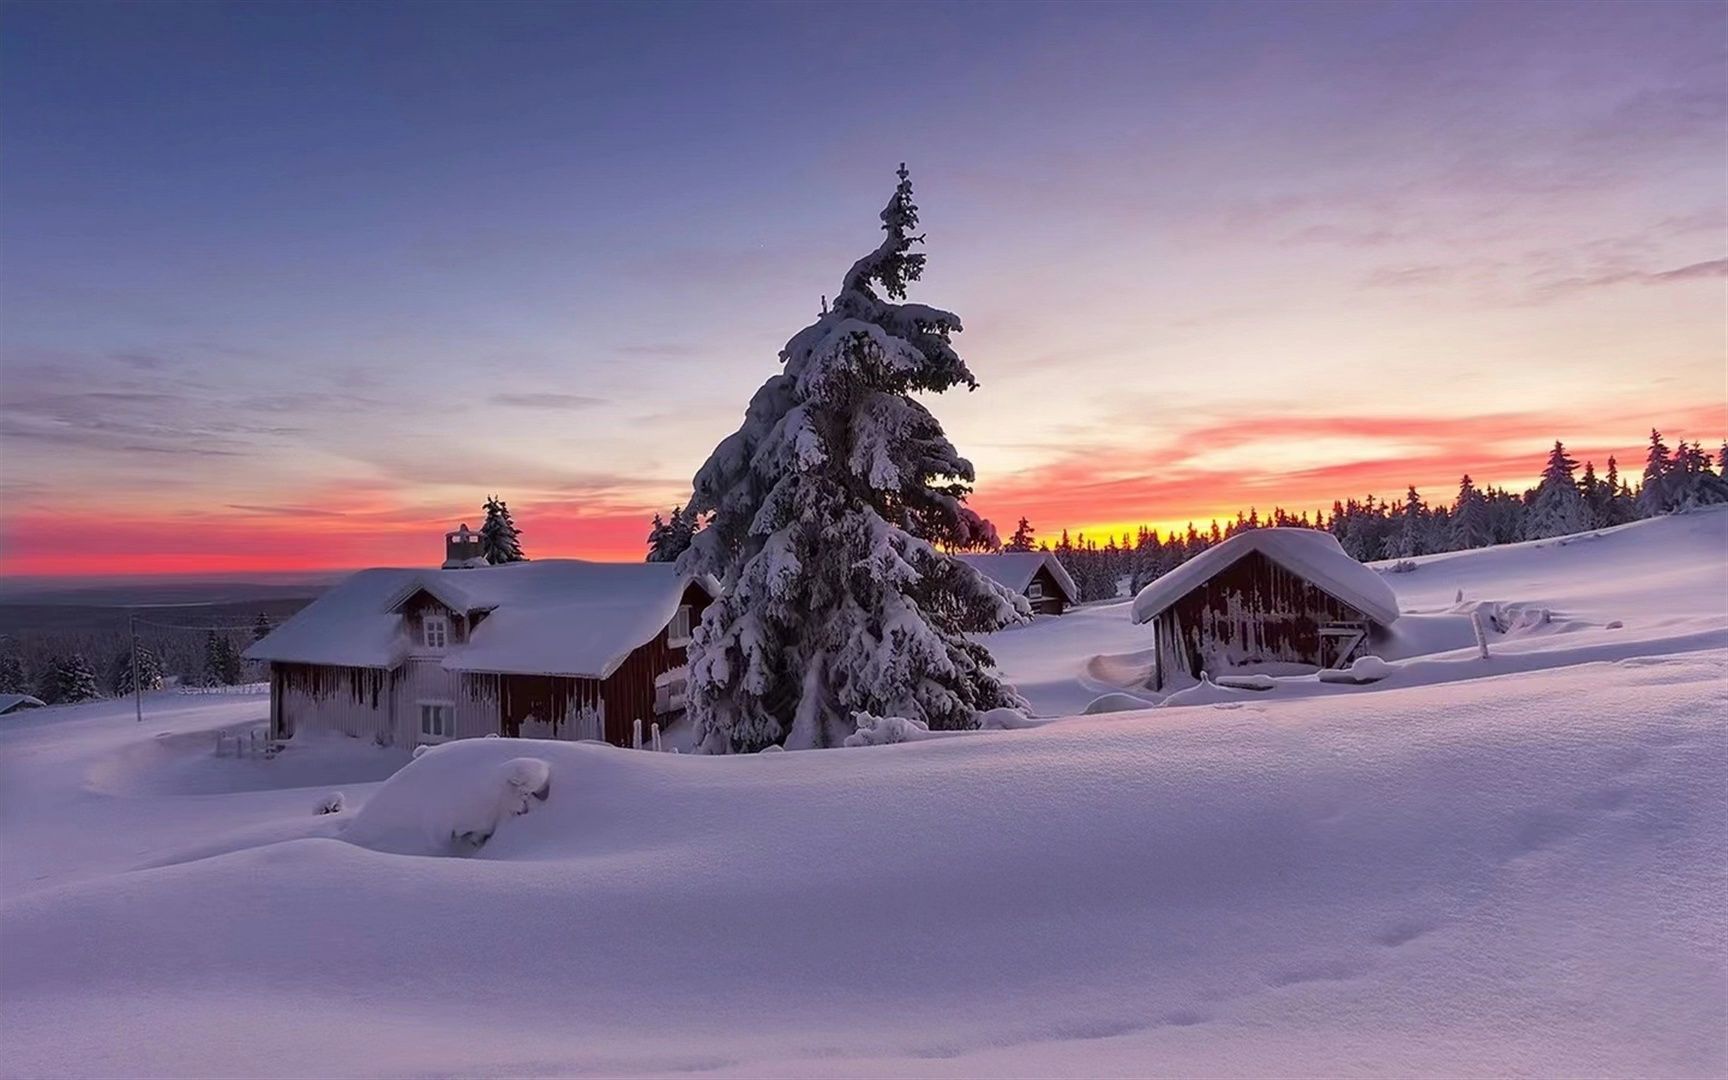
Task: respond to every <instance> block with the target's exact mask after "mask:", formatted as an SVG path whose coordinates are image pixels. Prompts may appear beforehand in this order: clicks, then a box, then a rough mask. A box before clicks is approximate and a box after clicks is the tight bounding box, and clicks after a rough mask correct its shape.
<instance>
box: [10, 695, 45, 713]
mask: <svg viewBox="0 0 1728 1080" xmlns="http://www.w3.org/2000/svg"><path fill="white" fill-rule="evenodd" d="M46 704H47V702H45V701H43V700H42V699H41V698H39V697H31V696H30V695H29V694H0V716H5V715H6V714H7V713H9V712H11V711H12V710H14V709H40V708H42V707H43V706H45V705H46Z"/></svg>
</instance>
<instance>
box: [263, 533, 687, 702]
mask: <svg viewBox="0 0 1728 1080" xmlns="http://www.w3.org/2000/svg"><path fill="white" fill-rule="evenodd" d="M696 580H697V583H698V584H700V585H701V586H702V587H703V588H704V589H706V590H707V591H708V592H709V594H710V595H717V594H718V593H719V586H718V585H717V584H716V583H715V582H714V580H713V579H712V578H706V577H704V578H701V579H696ZM691 582H692V579H691V577H690V576H689V575H687V574H680V573H678V571H677V568H676V566H674V565H673V564H671V563H597V562H583V561H581V560H577V559H539V560H535V561H533V562H519V563H506V564H504V565H502V566H486V567H481V568H476V569H472V570H406V569H402V570H398V569H379V570H362V571H360V572H359V573H357V574H355V575H354V576H352V577H350V578H348V579H347V580H346V581H344V582H342V583H341V584H340V585H337V586H336V587H335V588H333V589H331V590H330V591H329V592H327V593H325V594H324V595H322V596H320V597H319V598H318V599H317V600H314V601H313V602H312V603H311V604H308V605H307V606H306V607H305V608H304V609H302V610H301V611H300V612H299V613H298V614H296V615H295V616H294V617H293V618H291V619H289V620H288V621H287V622H285V623H283V624H282V625H281V626H279V627H277V628H276V630H274V631H272V632H271V633H270V635H269V636H268V637H266V638H264V640H262V641H259V642H257V643H256V644H254V645H253V646H252V647H251V648H249V649H247V650H246V657H247V659H250V660H275V661H280V662H283V663H295V664H330V665H340V666H344V667H365V668H391V667H395V666H396V665H397V664H398V663H401V661H402V659H403V658H404V657H405V656H406V655H407V654H408V651H409V649H410V647H411V642H410V641H409V640H408V636H407V628H406V624H405V620H404V619H403V618H402V616H401V615H399V614H397V613H396V610H395V609H396V608H397V607H398V606H400V604H401V603H402V602H403V601H404V600H406V599H407V598H408V597H410V596H412V595H413V594H414V593H415V592H416V591H418V590H420V589H425V590H426V591H427V592H428V593H430V594H431V595H433V596H434V597H437V598H438V599H439V600H440V602H442V603H445V604H447V605H448V606H450V607H452V608H454V609H456V610H460V611H465V612H466V611H489V612H490V614H489V615H487V616H486V618H485V619H482V620H481V621H480V623H479V625H478V626H475V627H474V628H473V631H472V633H471V634H470V636H469V640H468V642H467V643H466V644H464V645H459V646H454V647H452V648H451V650H450V652H449V654H448V655H447V656H446V657H445V659H444V667H445V668H447V669H449V670H452V671H479V672H499V673H503V674H518V675H563V676H570V677H577V678H590V679H604V678H605V677H607V676H608V675H610V674H612V672H613V671H615V670H617V668H618V665H619V664H622V663H623V662H624V660H625V658H626V657H628V656H629V655H630V653H631V652H632V651H633V650H634V649H635V648H636V647H637V646H639V645H641V644H643V643H644V642H647V641H649V640H650V639H652V638H653V637H654V635H656V634H658V633H659V632H660V631H661V630H662V629H663V628H664V627H665V626H666V624H667V623H668V622H670V621H671V619H672V616H673V615H674V614H676V613H677V610H678V601H679V599H680V598H681V597H682V596H683V595H684V590H685V589H686V588H687V587H688V586H689V585H690V584H691Z"/></svg>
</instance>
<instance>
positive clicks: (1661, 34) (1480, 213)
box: [0, 2, 1728, 577]
mask: <svg viewBox="0 0 1728 1080" xmlns="http://www.w3.org/2000/svg"><path fill="white" fill-rule="evenodd" d="M1725 41H1728V8H1725V7H1724V6H1722V5H1720V4H1715V3H1699V4H1678V3H1676V4H1661V3H1636V4H1629V5H1616V4H1611V3H1588V4H1579V5H1567V4H1561V3H1544V4H1517V5H1513V4H1481V5H1477V4H1467V3H1441V4H1349V5H1337V6H1332V5H1326V4H1318V3H1315V4H1271V5H1254V4H1231V5H1224V4H1219V5H1186V4H1143V5H1142V4H1136V5H1127V4H1107V3H1092V4H1084V5H1047V6H1046V5H1038V4H1032V3H1016V4H1007V5H984V4H965V3H946V4H936V5H918V4H871V5H858V4H833V5H819V4H779V5H727V4H718V3H703V4H692V5H681V4H647V3H643V4H628V5H626V4H616V5H584V4H576V3H556V4H553V3H522V2H519V3H511V4H463V3H454V2H451V3H440V4H412V5H410V4H391V3H383V2H379V3H368V4H320V3H313V2H299V3H293V4H288V5H279V6H278V5H271V4H265V3H249V4H234V5H226V4H217V3H201V4H185V5H181V4H174V3H167V2H157V3H150V4H79V3H70V2H56V3H51V4H48V3H42V4H38V3H7V4H5V5H4V10H3V11H0V102H3V103H4V105H3V107H0V405H3V409H0V496H3V498H0V574H6V575H12V576H20V577H21V576H29V575H98V574H100V575H115V574H176V573H202V572H238V571H267V570H306V569H320V568H340V567H355V566H366V565H381V564H390V565H410V566H412V565H430V564H432V563H434V562H436V561H437V560H439V559H441V558H442V532H443V531H444V530H445V529H447V528H451V527H454V525H455V524H456V523H457V522H458V521H467V522H469V523H470V524H477V518H478V517H479V516H480V514H479V505H480V503H481V501H482V500H483V499H484V497H485V496H486V495H488V494H491V493H497V494H499V495H500V496H502V497H504V498H505V499H506V500H507V501H508V502H509V504H510V506H511V509H512V511H513V512H514V514H515V517H516V519H517V521H518V523H519V524H520V525H521V526H522V529H523V540H524V545H525V547H526V548H527V550H528V552H529V554H531V555H540V556H552V555H565V556H582V557H591V558H605V559H633V558H639V557H640V556H641V554H642V552H643V551H644V546H643V539H644V536H645V534H646V529H647V522H648V517H649V515H651V514H652V513H653V512H654V511H655V510H665V509H668V508H670V507H671V506H672V505H673V504H674V503H677V502H680V501H682V499H683V498H684V497H685V496H686V495H687V493H688V491H689V485H690V477H691V476H692V475H693V474H694V473H695V471H696V469H697V468H698V466H700V465H701V463H702V461H703V460H704V459H705V458H706V456H707V454H708V452H709V451H710V450H711V449H712V448H713V446H714V444H715V443H716V442H718V441H719V440H720V439H721V438H723V437H724V436H726V435H727V434H729V433H730V432H732V431H733V430H734V429H736V427H737V426H738V424H739V422H740V420H741V418H742V414H743V409H744V405H745V403H746V402H747V401H748V400H749V397H750V395H751V393H752V392H754V390H755V389H756V387H757V386H758V385H760V384H761V382H762V381H763V380H764V379H766V378H767V377H769V376H770V375H771V374H773V373H774V371H775V370H777V368H778V359H777V357H778V352H779V349H780V347H781V346H782V345H783V344H784V343H785V341H786V340H787V339H788V338H789V337H791V336H792V334H793V333H795V332H796V331H797V330H798V329H800V328H801V327H803V326H804V325H806V324H807V323H808V322H810V321H811V320H812V319H813V318H814V317H815V316H816V314H817V312H818V310H819V307H820V304H821V298H822V297H823V296H824V295H825V294H828V295H831V294H832V293H833V292H834V291H835V290H836V288H837V286H838V284H839V281H840V278H841V276H842V274H843V273H844V272H845V270H846V269H847V267H849V266H850V265H851V263H852V261H853V260H854V259H856V258H857V257H859V256H860V255H862V254H864V253H865V252H866V251H868V250H870V249H871V248H873V247H874V246H875V244H876V243H877V242H878V239H879V235H880V234H879V231H878V222H877V219H876V214H877V212H878V211H879V210H880V208H881V206H882V204H883V203H884V202H886V201H887V197H888V195H889V194H890V192H891V191H892V188H893V183H894V169H895V167H896V166H897V165H898V164H899V163H900V162H902V161H905V162H906V163H907V164H908V167H909V168H910V169H911V173H912V179H913V183H914V185H915V187H916V192H917V201H918V203H919V205H920V207H921V210H922V214H923V225H924V226H925V229H926V235H927V237H928V246H927V248H926V250H927V252H928V254H929V264H928V269H927V272H926V274H925V278H924V280H923V282H922V283H920V284H919V285H918V286H915V289H914V294H913V298H914V299H917V300H920V301H922V302H926V303H932V304H935V305H937V306H940V307H944V308H948V309H950V310H953V311H955V312H957V313H958V314H959V315H960V316H961V318H962V320H963V321H964V323H965V327H966V329H965V331H964V332H963V333H962V334H961V335H959V337H958V339H957V342H956V344H957V347H958V348H959V350H960V353H961V355H962V356H964V357H965V358H966V359H967V361H968V362H969V364H970V365H971V367H972V370H973V372H974V373H975V374H976V376H977V377H978V380H979V386H978V388H977V389H976V390H974V391H971V392H964V391H956V392H951V393H949V394H946V395H942V396H940V397H936V398H932V399H931V400H930V401H929V403H928V404H929V405H930V407H931V408H932V410H933V411H934V412H935V413H936V415H937V416H938V417H939V418H940V419H941V420H942V421H943V423H944V424H945V426H946V428H947V431H948V433H949V435H950V436H951V438H952V439H953V441H954V442H955V444H956V445H957V446H958V447H959V448H960V450H961V451H962V452H963V453H964V454H966V455H967V456H968V457H969V458H970V459H971V460H972V461H973V463H974V464H975V466H976V469H977V486H976V491H975V494H974V496H973V505H974V506H975V507H976V508H977V509H978V510H979V511H980V512H982V513H984V514H985V515H986V516H988V517H990V518H992V519H993V520H994V521H996V522H997V524H998V525H999V527H1001V529H1002V531H1003V533H1004V535H1006V533H1007V532H1008V531H1009V530H1010V529H1011V528H1012V526H1013V523H1014V521H1015V519H1017V518H1018V517H1019V516H1021V515H1025V516H1026V517H1028V518H1030V519H1031V520H1032V522H1033V524H1034V525H1035V526H1036V527H1037V528H1038V530H1039V533H1040V535H1041V536H1053V535H1054V534H1055V533H1056V532H1057V531H1059V530H1060V529H1062V528H1068V529H1071V530H1075V531H1079V530H1088V531H1089V532H1090V533H1091V534H1092V535H1095V536H1096V535H1098V534H1100V533H1101V532H1104V531H1107V530H1108V531H1114V532H1120V531H1121V530H1122V529H1124V528H1127V527H1130V526H1132V525H1134V524H1138V523H1148V524H1153V525H1157V526H1160V527H1170V526H1172V525H1178V524H1182V523H1185V522H1187V521H1188V520H1197V521H1201V522H1204V521H1206V520H1208V519H1209V518H1211V517H1214V516H1218V517H1230V516H1234V514H1235V513H1236V511H1237V510H1238V509H1239V508H1243V509H1245V508H1247V507H1250V506H1253V507H1256V508H1259V509H1261V510H1262V511H1264V510H1266V509H1267V508H1269V507H1271V506H1272V505H1274V504H1282V505H1284V506H1287V507H1293V508H1299V509H1310V508H1318V507H1320V506H1322V505H1330V503H1331V501H1332V500H1333V499H1335V498H1343V497H1349V496H1357V497H1360V496H1362V495H1365V494H1368V493H1374V494H1376V495H1382V496H1385V495H1391V496H1398V495H1400V494H1401V493H1402V492H1403V490H1404V488H1405V487H1406V486H1407V485H1412V484H1413V485H1415V486H1417V487H1418V488H1419V489H1420V490H1421V491H1422V493H1423V494H1424V495H1426V496H1428V497H1429V498H1431V499H1434V500H1443V499H1449V498H1450V495H1451V494H1452V492H1454V491H1455V490H1456V487H1457V483H1458V478H1459V475H1460V474H1461V473H1463V472H1466V471H1467V472H1469V473H1471V474H1472V476H1473V477H1475V479H1476V480H1477V481H1478V482H1482V483H1502V484H1507V485H1515V486H1519V487H1522V486H1524V485H1528V484H1530V483H1532V482H1533V481H1534V478H1535V476H1536V474H1537V473H1538V472H1539V471H1540V467H1541V465H1542V462H1543V457H1544V454H1545V452H1546V450H1547V448H1548V447H1549V446H1550V445H1552V442H1553V440H1555V439H1557V438H1558V439H1563V440H1565V442H1566V444H1567V446H1568V448H1569V450H1571V451H1572V452H1573V453H1574V455H1575V456H1578V457H1580V458H1581V459H1582V458H1590V459H1594V460H1595V461H1596V463H1597V466H1598V468H1599V469H1600V468H1601V467H1602V466H1603V464H1604V462H1605V460H1606V457H1607V456H1608V455H1609V454H1618V455H1619V459H1620V463H1621V466H1622V469H1623V470H1624V471H1627V472H1629V473H1632V474H1634V475H1635V474H1636V472H1637V471H1638V468H1639V467H1640V466H1641V462H1642V449H1641V448H1642V446H1643V444H1644V441H1645V439H1646V438H1647V436H1648V432H1649V429H1650V428H1651V427H1652V426H1653V425H1655V426H1660V427H1661V428H1662V429H1663V431H1664V433H1665V434H1666V435H1667V436H1668V439H1669V442H1670V444H1672V442H1673V441H1674V440H1675V439H1678V438H1686V439H1698V440H1702V441H1703V442H1704V444H1705V445H1706V446H1707V447H1710V448H1712V449H1714V448H1715V447H1716V446H1718V445H1719V444H1720V442H1721V441H1722V440H1723V438H1724V437H1725V436H1728V305H1725V299H1724V288H1723V285H1724V275H1725V272H1728V242H1725V241H1728V196H1725V194H1724V161H1725V160H1728V134H1725V133H1728V124H1725V118H1728V108H1725V101H1728V90H1725V87H1728V60H1725V58H1724V42H1725ZM1629 464H1630V467H1628V466H1629Z"/></svg>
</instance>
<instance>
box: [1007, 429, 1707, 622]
mask: <svg viewBox="0 0 1728 1080" xmlns="http://www.w3.org/2000/svg"><path fill="white" fill-rule="evenodd" d="M1717 503H1728V443H1724V444H1723V446H1722V447H1721V450H1720V451H1719V452H1718V454H1717V456H1716V459H1715V461H1714V462H1713V461H1712V460H1711V457H1710V455H1709V454H1708V453H1706V452H1705V451H1704V449H1703V447H1702V446H1700V445H1699V444H1697V443H1688V442H1684V441H1682V442H1680V443H1679V444H1678V445H1677V446H1676V447H1675V448H1674V449H1673V450H1672V451H1670V449H1669V448H1668V445H1667V444H1666V442H1665V441H1664V440H1663V438H1662V435H1661V433H1660V432H1658V431H1651V432H1650V447H1649V450H1648V452H1647V453H1646V456H1645V464H1644V470H1643V473H1642V476H1641V478H1640V480H1639V482H1638V483H1637V484H1636V485H1633V484H1629V483H1628V482H1627V481H1626V480H1625V479H1624V478H1623V477H1622V476H1621V475H1620V467H1619V463H1618V462H1617V461H1616V460H1615V459H1614V458H1612V457H1610V458H1609V459H1608V462H1607V468H1606V470H1605V471H1604V472H1602V473H1600V474H1598V473H1597V471H1596V466H1595V463H1594V462H1585V463H1584V467H1583V470H1582V471H1581V472H1580V471H1579V468H1578V462H1577V461H1576V460H1575V459H1573V458H1572V457H1571V456H1570V455H1569V454H1567V452H1566V448H1565V446H1564V445H1563V444H1562V443H1560V442H1558V441H1556V442H1555V443H1554V448H1553V449H1552V450H1551V451H1549V454H1548V461H1547V464H1546V465H1545V466H1544V468H1543V470H1542V477H1541V480H1540V481H1539V482H1538V483H1537V485H1536V486H1535V487H1533V488H1530V489H1528V490H1526V491H1523V492H1514V491H1507V490H1506V489H1504V488H1499V487H1492V486H1490V487H1478V486H1477V485H1476V483H1475V482H1474V481H1473V480H1472V479H1471V478H1470V476H1469V475H1468V474H1466V475H1465V476H1464V477H1463V478H1462V479H1461V480H1460V481H1459V484H1458V491H1457V493H1456V494H1455V495H1454V496H1453V497H1452V499H1451V500H1450V501H1448V502H1439V503H1434V502H1430V501H1428V500H1427V499H1425V498H1423V497H1422V495H1421V493H1420V492H1418V491H1417V490H1416V489H1415V488H1414V487H1412V488H1409V489H1408V490H1407V491H1406V492H1405V494H1404V497H1403V498H1402V499H1397V500H1391V499H1377V498H1375V497H1374V496H1372V495H1369V496H1367V497H1366V498H1364V499H1362V500H1360V501H1358V500H1356V499H1348V500H1341V501H1336V502H1334V503H1333V504H1332V507H1331V509H1330V510H1327V509H1324V508H1321V509H1318V510H1316V511H1315V512H1314V513H1312V514H1310V513H1308V512H1307V511H1302V512H1300V513H1292V512H1290V511H1288V510H1286V509H1284V508H1283V507H1274V508H1273V509H1272V511H1271V513H1269V514H1267V515H1265V516H1262V515H1261V514H1260V512H1259V511H1258V510H1257V509H1250V510H1248V511H1246V512H1245V513H1244V512H1238V513H1237V515H1236V518H1235V520H1234V521H1226V522H1223V523H1222V524H1220V523H1219V522H1218V521H1216V520H1214V521H1212V522H1211V523H1210V525H1209V526H1208V527H1206V528H1200V527H1198V526H1196V525H1195V524H1193V523H1190V524H1189V525H1188V528H1187V530H1186V531H1185V532H1170V533H1167V534H1165V535H1162V536H1160V535H1159V534H1158V532H1157V531H1156V530H1154V529H1151V528H1148V527H1145V526H1142V527H1141V528H1140V529H1139V531H1138V532H1137V533H1130V534H1125V535H1123V536H1122V537H1121V538H1120V540H1118V538H1116V537H1111V538H1109V539H1107V540H1105V542H1104V543H1103V544H1102V545H1100V544H1098V543H1097V541H1096V540H1095V539H1090V538H1088V537H1087V536H1086V535H1085V534H1083V533H1082V534H1079V535H1077V536H1075V537H1073V538H1072V539H1071V538H1070V537H1069V535H1068V532H1067V530H1064V531H1063V532H1062V535H1061V538H1060V539H1059V540H1058V541H1057V542H1056V543H1055V544H1054V545H1051V544H1050V543H1049V542H1048V541H1043V542H1040V541H1037V540H1036V537H1035V532H1034V530H1033V527H1032V525H1031V523H1030V522H1029V521H1028V520H1027V519H1025V518H1021V519H1020V522H1019V526H1018V527H1017V528H1016V529H1015V531H1014V534H1013V535H1012V537H1011V538H1010V539H1009V541H1008V543H1007V544H1005V545H1004V550H1007V551H1031V550H1034V548H1036V549H1038V550H1045V551H1054V552H1055V553H1056V555H1057V557H1058V558H1060V559H1061V560H1062V564H1063V565H1064V566H1065V567H1067V569H1068V572H1069V574H1070V575H1071V576H1072V577H1073V578H1074V582H1075V584H1076V585H1077V586H1078V587H1079V589H1080V594H1081V598H1082V599H1083V600H1102V599H1109V598H1111V597H1114V596H1118V595H1120V594H1121V589H1122V586H1123V585H1124V583H1125V584H1126V585H1127V587H1128V590H1129V593H1130V595H1132V594H1133V593H1135V592H1138V591H1139V590H1140V589H1141V588H1142V587H1144V586H1145V585H1146V584H1147V583H1148V582H1151V581H1153V580H1155V579H1157V578H1158V577H1159V576H1160V575H1162V574H1166V573H1168V572H1170V571H1171V570H1173V569H1175V568H1176V567H1178V566H1180V565H1182V563H1184V562H1186V561H1187V560H1189V559H1191V558H1193V557H1194V556H1196V555H1198V554H1200V553H1201V552H1202V551H1205V550H1206V549H1207V548H1209V547H1212V546H1213V545H1215V544H1219V543H1222V542H1223V541H1225V540H1227V539H1229V538H1230V537H1232V536H1234V535H1236V534H1237V533H1239V532H1242V531H1244V530H1247V529H1259V528H1266V527H1280V528H1302V529H1325V530H1327V531H1328V532H1330V533H1332V535H1333V536H1336V537H1337V538H1338V542H1339V544H1340V545H1342V546H1343V548H1344V550H1345V551H1347V552H1349V553H1350V555H1351V556H1352V557H1354V558H1356V559H1359V560H1361V561H1363V562H1373V561H1375V560H1377V559H1406V558H1413V557H1415V556H1417V555H1429V554H1433V553H1436V552H1442V551H1462V550H1465V549H1468V548H1479V547H1487V546H1489V545H1491V544H1510V543H1516V542H1518V541H1520V540H1539V539H1544V538H1547V537H1551V536H1565V535H1567V534H1569V533H1575V532H1583V531H1586V530H1588V529H1600V528H1606V527H1608V526H1611V525H1623V524H1625V523H1627V522H1629V521H1635V520H1637V519H1639V518H1647V517H1655V516H1658V515H1661V514H1669V513H1674V512H1675V511H1679V510H1687V509H1691V508H1694V507H1699V506H1710V505H1714V504H1717Z"/></svg>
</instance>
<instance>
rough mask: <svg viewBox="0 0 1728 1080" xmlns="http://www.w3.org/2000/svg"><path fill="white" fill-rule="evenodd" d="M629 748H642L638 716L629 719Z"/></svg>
mask: <svg viewBox="0 0 1728 1080" xmlns="http://www.w3.org/2000/svg"><path fill="white" fill-rule="evenodd" d="M630 749H632V750H640V749H642V718H641V717H640V716H638V717H637V718H636V719H634V720H632V721H630Z"/></svg>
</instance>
